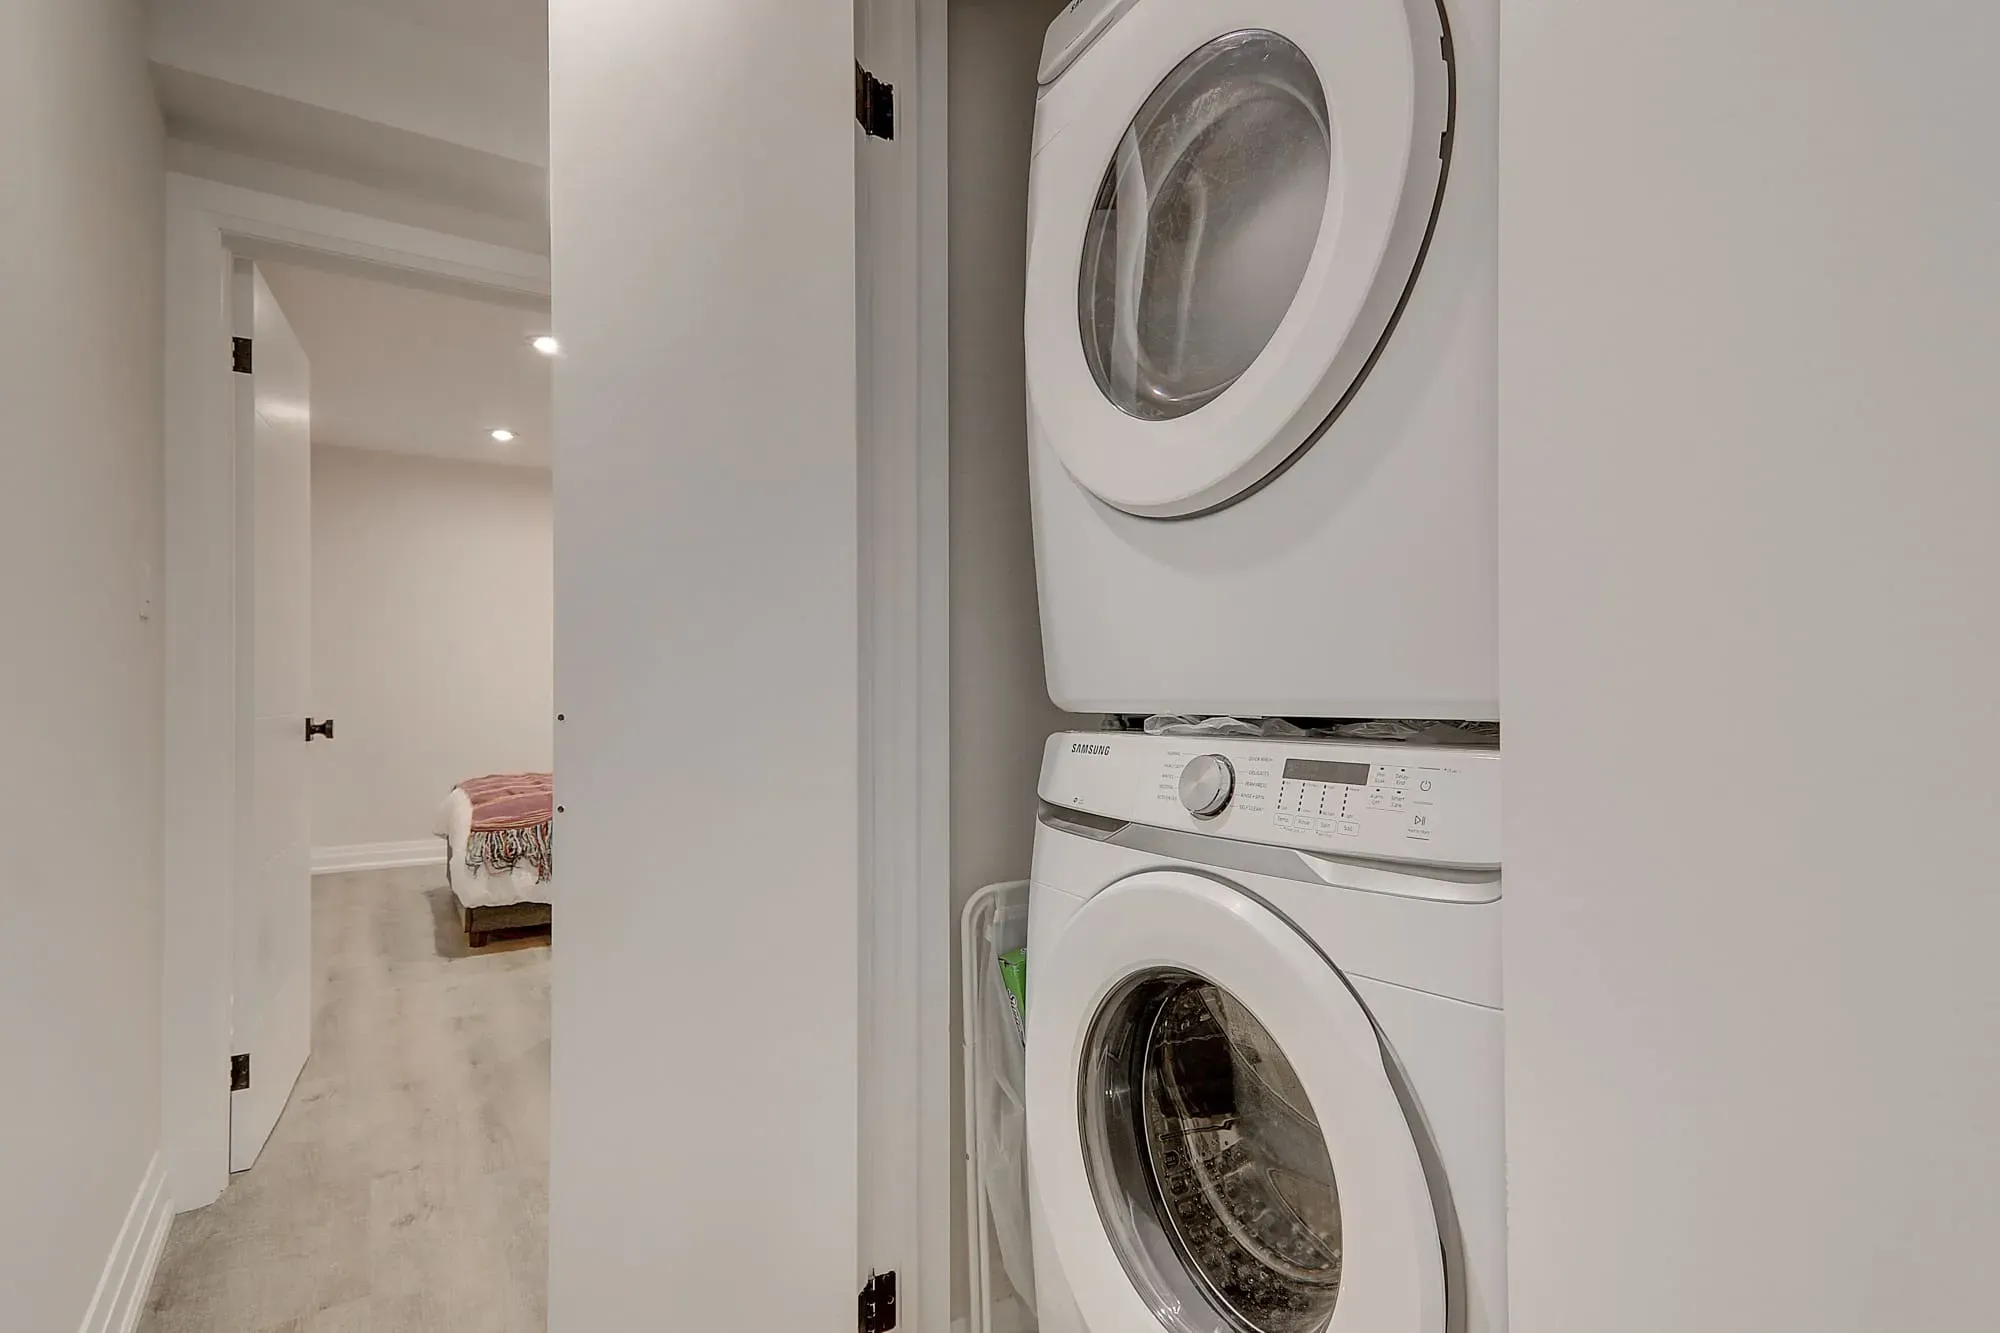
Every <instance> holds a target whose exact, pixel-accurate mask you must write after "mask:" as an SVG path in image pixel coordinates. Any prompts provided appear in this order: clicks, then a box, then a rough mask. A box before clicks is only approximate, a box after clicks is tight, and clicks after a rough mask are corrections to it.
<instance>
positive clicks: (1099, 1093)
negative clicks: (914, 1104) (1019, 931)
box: [1025, 0, 1505, 1333]
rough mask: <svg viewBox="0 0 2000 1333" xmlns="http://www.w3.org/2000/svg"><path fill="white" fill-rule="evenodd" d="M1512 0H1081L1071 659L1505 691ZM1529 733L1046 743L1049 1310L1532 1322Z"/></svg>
mask: <svg viewBox="0 0 2000 1333" xmlns="http://www.w3.org/2000/svg"><path fill="white" fill-rule="evenodd" d="M1497 43H1498V34H1497V0H1075V3H1072V4H1071V5H1070V6H1069V8H1068V9H1066V10H1065V11H1064V12H1063V13H1062V15H1061V16H1060V17H1059V18H1058V19H1057V20H1056V22H1055V23H1054V24H1053V25H1052V26H1051V28H1050V30H1049V33H1048V38H1047V43H1046V46H1045V48H1044V53H1043V64H1042V69H1041V91H1040V96H1039V101H1038V103H1037V112H1036V127H1035V138H1034V159H1033V167H1032V178H1031V181H1032V183H1031V193H1030V204H1029V211H1030V217H1029V253H1028V270H1027V272H1028V277H1027V282H1028V289H1027V303H1026V330H1025V332H1026V346H1027V358H1028V386H1029V413H1028V415H1029V424H1030V430H1031V433H1032V439H1031V441H1030V459H1031V467H1032V493H1033V505H1034V521H1035V547H1036V563H1037V575H1038V591H1039V595H1040V601H1041V614H1042V633H1043V643H1044V651H1045V653H1046V665H1047V674H1048V685H1049V693H1050V695H1051V697H1052V698H1053V699H1054V700H1055V702H1056V703H1057V704H1059V705H1061V706H1063V707H1065V708H1068V709H1071V710H1073V711H1079V712H1101V713H1111V714H1118V715H1136V714H1155V715H1179V716H1188V715H1193V716H1199V717H1211V718H1212V717H1219V716H1227V717H1238V718H1253V719H1270V718H1289V719H1300V718H1305V719H1419V720H1456V721H1475V722H1486V721H1494V720H1497V717H1498V703H1497V694H1498V690H1497V685H1496V675H1497V668H1496V649H1495V639H1496V620H1497V615H1496V584H1495V571H1494V564H1495V548H1496V541H1497V538H1496V527H1497V492H1496V482H1495V435H1496V427H1495V415H1496V412H1495V394H1496V389H1495V379H1496V373H1495V360H1496V347H1495V341H1496V336H1497V335H1496V329H1495V302H1496V292H1495V286H1496V277H1495V251H1496V226H1495V217H1496V213H1497V192H1496V184H1495V170H1496V167H1495V157H1496V141H1495V119H1496V90H1495V77H1496V64H1497ZM1499 790H1500V756H1499V753H1498V751H1497V750H1496V749H1493V748H1481V747H1477V746H1470V747H1450V748H1447V747H1437V746H1426V745H1420V744H1400V745H1399V744H1375V743H1359V742H1353V741H1340V740H1321V739H1305V738H1300V737H1295V736H1292V735H1290V734H1287V735H1286V736H1284V737H1278V736H1273V735H1268V734H1257V733H1256V732H1255V731H1253V732H1252V734H1249V735H1242V736H1227V737H1218V736H1217V735H1216V734H1214V733H1213V732H1212V731H1210V732H1198V733H1196V734H1148V733H1141V732H1136V731H1124V732H1116V731H1113V732H1102V733H1081V732H1077V733H1065V734H1063V735H1059V736H1056V737H1053V738H1052V739H1051V740H1050V741H1049V743H1048V747H1047V749H1046V751H1045V754H1044V761H1043V768H1042V776H1041V788H1040V795H1041V798H1042V816H1041V821H1040V825H1039V827H1038V829H1037V832H1036V841H1035V856H1034V872H1033V882H1032V887H1031V890H1030V892H1031V899H1030V909H1029V934H1030V944H1029V958H1030V964H1031V976H1030V990H1029V1002H1028V1038H1027V1041H1028V1058H1027V1119H1028V1131H1027V1133H1028V1153H1029V1159H1030V1164H1031V1211H1032V1214H1033V1220H1034V1232H1035V1265H1036V1279H1035V1288H1036V1304H1037V1314H1038V1316H1039V1319H1040V1323H1041V1327H1042V1329H1043V1330H1044V1333H1158V1330H1160V1329H1162V1328H1165V1329H1167V1330H1170V1333H1321V1331H1325V1333H1502V1330H1504V1327H1505V1202H1504V1198H1505V1189H1504V1169H1503V1150H1502V1120H1501V1010H1500V940H1499V910H1500V897H1501V881H1500V847H1499V822H1500V796H1499Z"/></svg>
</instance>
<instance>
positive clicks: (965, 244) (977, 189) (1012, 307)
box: [949, 0, 1095, 1315]
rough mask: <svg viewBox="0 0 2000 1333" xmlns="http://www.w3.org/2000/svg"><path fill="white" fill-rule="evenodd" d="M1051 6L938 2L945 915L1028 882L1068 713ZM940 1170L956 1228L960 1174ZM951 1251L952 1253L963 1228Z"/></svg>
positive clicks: (1056, 0)
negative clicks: (1025, 315)
mask: <svg viewBox="0 0 2000 1333" xmlns="http://www.w3.org/2000/svg"><path fill="white" fill-rule="evenodd" d="M1061 8H1062V0H1027V2H1026V3H1023V0H951V4H950V33H949V36H950V51H951V61H950V80H951V84H950V88H951V97H950V101H951V121H950V125H951V148H950V154H951V160H950V178H951V183H950V189H951V868H952V888H953V894H952V920H953V922H954V923H956V921H957V920H958V911H959V909H961V908H962V907H963V906H964V904H965V900H966V898H968V897H970V896H971V894H972V893H973V892H974V891H975V890H977V889H978V888H979V887H980V886H981V885H985V884H992V883H995V882H997V881H1000V880H1009V879H1026V878H1027V876H1028V861H1029V858H1030V856H1031V855H1032V853H1033V851H1034V833H1035V785H1036V780H1037V778H1038V776H1039V775H1040V771H1041V762H1042V741H1043V740H1044V739H1045V738H1046V737H1047V736H1048V734H1049V733H1050V732H1052V731H1058V730H1061V729H1062V728H1063V727H1064V726H1066V725H1072V724H1077V723H1074V721H1073V720H1072V719H1070V718H1069V717H1068V715H1067V714H1064V713H1062V712H1060V711H1058V710H1057V708H1056V707H1055V705H1054V704H1052V703H1050V702H1049V694H1048V686H1047V684H1046V681H1045V679H1044V676H1043V670H1042V631H1041V620H1040V614H1039V611H1038V609H1037V604H1036V601H1035V551H1034V539H1033V529H1032V526H1031V521H1030V517H1029V512H1028V421H1027V381H1026V375H1027V371H1026V366H1025V364H1024V360H1023V356H1024V354H1023V350H1022V343H1021V308H1022V302H1023V300H1024V294H1025V290H1026V272H1025V269H1026V263H1027V249H1028V148H1029V144H1030V141H1031V137H1032V134H1033V131H1034V123H1035V70H1036V68H1037V67H1038V66H1039V65H1040V63H1041V51H1042V34H1043V33H1044V32H1045V31H1046V30H1047V28H1048V24H1049V21H1050V20H1051V19H1052V18H1054V17H1055V15H1056V14H1057V12H1059V11H1060V10H1061ZM1094 724H1095V719H1090V720H1088V721H1086V722H1083V723H1080V725H1094ZM955 957H956V954H955V952H954V958H955ZM952 995H953V997H954V999H955V998H956V997H957V995H958V990H957V987H956V985H955V984H954V987H953V990H952ZM955 1022H956V1020H955ZM957 1032H958V1029H957V1027H956V1025H954V1028H953V1033H954V1036H953V1042H952V1049H953V1050H954V1051H956V1050H957V1049H958V1037H957ZM962 1091H963V1090H962V1089H960V1088H955V1093H957V1094H962ZM952 1126H953V1144H952V1146H953V1152H954V1158H956V1156H957V1155H958V1154H959V1153H961V1152H962V1151H963V1144H962V1143H961V1142H960V1140H961V1139H962V1138H963V1136H964V1135H963V1129H964V1121H963V1119H962V1117H961V1116H960V1115H959V1114H958V1112H957V1111H956V1110H954V1112H953V1116H952ZM952 1181H953V1191H954V1200H953V1211H952V1218H953V1221H954V1225H960V1223H961V1220H962V1219H963V1218H964V1216H965V1205H964V1202H963V1194H964V1173H963V1172H955V1173H953V1176H952ZM961 1229H962V1228H961ZM955 1253H956V1254H958V1255H963V1253H964V1242H963V1238H961V1239H960V1243H959V1245H958V1247H957V1249H956V1250H955ZM965 1278H966V1274H965V1272H964V1265H963V1263H962V1262H961V1263H959V1264H957V1265H956V1268H955V1271H954V1281H953V1294H952V1310H953V1313H954V1315H960V1314H963V1313H965V1310H966V1304H967V1300H968V1291H967V1287H966V1282H965Z"/></svg>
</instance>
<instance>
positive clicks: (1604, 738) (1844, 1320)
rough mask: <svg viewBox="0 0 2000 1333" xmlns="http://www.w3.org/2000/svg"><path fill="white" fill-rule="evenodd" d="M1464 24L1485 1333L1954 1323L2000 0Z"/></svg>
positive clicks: (1987, 570) (1965, 1299) (1832, 1330)
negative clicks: (1492, 952) (1483, 597)
mask: <svg viewBox="0 0 2000 1333" xmlns="http://www.w3.org/2000/svg"><path fill="white" fill-rule="evenodd" d="M1503 14H1504V16H1505V30H1504V32H1503V43H1502V51H1503V65H1502V70H1501V86H1502V95H1503V98H1504V106H1503V108H1502V111H1503V115H1502V123H1503V125H1504V137H1503V140H1502V161H1501V182H1502V187H1501V188H1502V210H1501V211H1502V217H1501V225H1502V235H1501V278H1502V293H1501V295H1502V307H1503V314H1502V324H1501V387H1502V402H1501V462H1502V481H1503V487H1504V493H1503V495H1502V500H1501V519H1502V530H1503V538H1504V549H1503V552H1502V577H1503V580H1504V583H1503V622H1502V623H1503V626H1504V632H1505V643H1504V650H1503V659H1504V693H1503V698H1504V700H1505V708H1506V723H1505V725H1506V744H1507V748H1508V766H1509V767H1508V786H1507V802H1508V804H1507V848H1506V855H1507V869H1508V895H1509V897H1508V925H1507V942H1506V943H1507V1021H1508V1052H1507V1060H1508V1078H1509V1094H1508V1095H1509V1104H1508V1114H1509V1117H1510V1158H1511V1160H1510V1166H1509V1169H1510V1175H1511V1182H1512V1207H1513V1256H1512V1267H1513V1299H1514V1309H1513V1327H1514V1328H1517V1329H1522V1330H1526V1331H1528V1333H1604V1330H1610V1329H1615V1330H1618V1333H1667V1331H1668V1330H1674V1331H1675V1333H1679V1331H1681V1330H1688V1329H1702V1330H1706V1331H1708V1333H1736V1331H1738V1330H1741V1331H1743V1333H1749V1331H1751V1330H1756V1331H1758V1333H1764V1331H1766V1330H1805V1329H1811V1330H1815V1331H1816V1333H1864V1331H1865V1333H1877V1331H1878V1330H1883V1329H1911V1330H1916V1329H1946V1328H1971V1327H1988V1326H1990V1325H1991V1324H1992V1323H1993V1321H1994V1314H1993V1295H1992V1289H1991V1288H1992V1281H1991V1271H1992V1266H1993V1255H1994V1253H1995V1251H1996V1249H2000V1134H1996V1132H1995V1127H1996V1126H2000V968H1996V966H1995V941H1996V940H2000V874H1996V870H1995V864H1996V856H1995V849H1994V845H1993V841H1994V837H1995V834H1996V830H2000V779H1996V777H1995V763H1996V754H1995V752H1994V748H1993V746H1994V738H1995V737H1996V735H2000V688H1996V686H2000V676H1996V672H1995V668H1994V661H1995V654H1996V649H2000V595H1996V591H1995V577H1996V571H2000V522H1996V521H1995V514H1994V507H1995V501H1996V497H2000V448H1996V446H1995V440H1996V425H1995V409H1994V365H1995V352H1996V348H2000V263H1996V260H1995V249H1994V237H1995V236H1996V235H2000V156H1996V154H1995V152H1994V148H1993V142H1992V127H1991V121H1992V115H1991V108H1990V105H1989V103H1990V98H1989V97H1988V96H1987V90H1988V89H1989V87H1990V85H1991V82H1992V80H1991V70H1990V64H1991V52H1992V50H1993V49H1994V48H1995V46H1996V45H2000V11H1996V10H1995V9H1993V8H1991V7H1982V6H1975V5H1963V4H1955V3H1950V2H1949V0H1912V3H1908V4H1900V5H1880V4H1875V5H1864V4H1853V3H1841V4H1832V5H1829V4H1825V3H1807V2H1806V0H1769V2H1768V3H1765V4H1761V5H1751V6H1746V5H1740V4H1734V3H1727V2H1726V0H1683V3H1679V4H1595V5H1576V4H1558V3H1553V2H1552V0H1517V2H1515V3H1509V4H1507V5H1505V6H1503Z"/></svg>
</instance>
